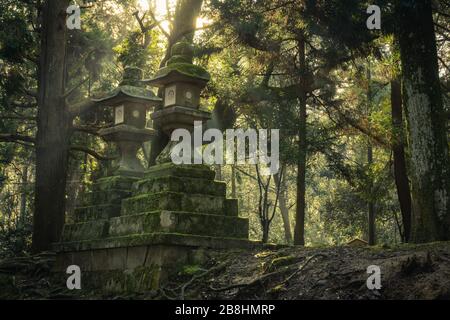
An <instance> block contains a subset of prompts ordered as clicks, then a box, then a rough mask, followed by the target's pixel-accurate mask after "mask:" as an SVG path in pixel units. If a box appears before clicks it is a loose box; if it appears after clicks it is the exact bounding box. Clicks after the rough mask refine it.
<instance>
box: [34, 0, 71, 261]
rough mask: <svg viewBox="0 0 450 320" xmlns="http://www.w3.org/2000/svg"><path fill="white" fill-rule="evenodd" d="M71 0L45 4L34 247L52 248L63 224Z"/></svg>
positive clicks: (38, 250) (41, 51) (59, 0)
mask: <svg viewBox="0 0 450 320" xmlns="http://www.w3.org/2000/svg"><path fill="white" fill-rule="evenodd" d="M68 5H69V1H68V0H52V1H49V0H48V1H46V2H45V3H44V4H43V10H42V33H41V50H40V63H39V81H38V118H37V129H38V130H37V134H36V184H35V212H34V217H33V244H32V250H33V252H35V253H36V252H41V251H45V250H50V249H51V244H52V243H53V242H57V241H59V239H60V234H61V230H62V227H63V223H64V203H65V189H66V172H67V163H68V150H69V138H68V137H69V134H68V128H69V120H70V118H69V115H68V112H67V111H66V108H65V101H64V98H63V95H64V66H65V52H66V9H67V7H68Z"/></svg>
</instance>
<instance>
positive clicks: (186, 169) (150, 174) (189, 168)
mask: <svg viewBox="0 0 450 320" xmlns="http://www.w3.org/2000/svg"><path fill="white" fill-rule="evenodd" d="M165 176H175V177H186V178H199V179H205V180H211V181H213V180H214V177H215V172H214V171H212V170H211V169H210V168H209V167H208V166H206V165H200V164H199V165H195V164H193V165H184V164H182V165H176V164H174V163H172V162H168V163H163V164H158V165H156V166H153V167H151V168H149V169H148V170H147V171H146V172H145V175H144V177H145V178H158V177H165Z"/></svg>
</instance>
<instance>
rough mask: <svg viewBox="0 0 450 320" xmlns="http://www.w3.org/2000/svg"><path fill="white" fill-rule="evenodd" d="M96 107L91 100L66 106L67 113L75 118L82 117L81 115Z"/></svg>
mask: <svg viewBox="0 0 450 320" xmlns="http://www.w3.org/2000/svg"><path fill="white" fill-rule="evenodd" d="M95 106H96V103H95V102H94V101H92V100H91V99H85V100H84V101H82V102H79V103H76V104H72V105H69V106H68V111H69V113H70V115H71V116H72V117H76V116H79V115H82V114H83V113H85V112H87V111H89V110H90V109H92V108H94V107H95Z"/></svg>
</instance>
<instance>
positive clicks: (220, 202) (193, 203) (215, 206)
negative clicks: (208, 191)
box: [121, 192, 226, 216]
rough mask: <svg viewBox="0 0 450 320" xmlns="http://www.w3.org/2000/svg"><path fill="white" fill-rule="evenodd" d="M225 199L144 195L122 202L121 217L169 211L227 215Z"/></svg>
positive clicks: (158, 194)
mask: <svg viewBox="0 0 450 320" xmlns="http://www.w3.org/2000/svg"><path fill="white" fill-rule="evenodd" d="M225 203H226V199H225V197H218V196H209V195H204V194H187V193H177V192H160V193H153V194H142V195H139V196H136V197H132V198H128V199H125V200H123V201H122V211H121V215H122V216H126V215H132V214H139V213H144V212H151V211H159V210H169V211H188V212H197V213H202V212H203V213H207V214H215V215H225V214H226V212H225V209H226V204H225Z"/></svg>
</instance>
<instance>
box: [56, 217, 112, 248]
mask: <svg viewBox="0 0 450 320" xmlns="http://www.w3.org/2000/svg"><path fill="white" fill-rule="evenodd" d="M108 229H109V222H108V220H105V219H104V220H96V221H88V222H81V223H73V224H66V225H64V228H63V232H62V236H61V239H62V241H63V242H65V241H68V242H70V241H80V240H95V239H101V238H105V237H107V236H108Z"/></svg>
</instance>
